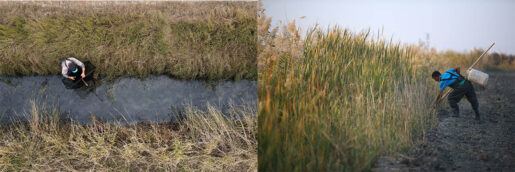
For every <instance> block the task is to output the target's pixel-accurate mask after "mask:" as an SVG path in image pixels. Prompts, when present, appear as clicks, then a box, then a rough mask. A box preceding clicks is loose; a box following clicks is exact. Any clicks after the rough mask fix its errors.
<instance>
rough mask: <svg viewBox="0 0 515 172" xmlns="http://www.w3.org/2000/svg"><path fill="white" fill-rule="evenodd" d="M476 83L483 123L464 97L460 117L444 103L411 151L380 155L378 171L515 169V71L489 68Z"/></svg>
mask: <svg viewBox="0 0 515 172" xmlns="http://www.w3.org/2000/svg"><path fill="white" fill-rule="evenodd" d="M487 73H489V75H490V80H489V81H488V82H489V83H488V85H487V86H486V88H479V86H478V85H476V84H474V87H475V89H476V93H477V94H478V99H479V103H480V112H481V115H482V116H481V118H482V119H481V121H480V122H477V121H475V120H474V112H473V111H472V108H471V107H470V104H469V102H468V101H467V100H466V99H465V98H464V99H462V100H461V101H460V110H461V109H462V113H461V114H460V117H458V118H456V117H451V116H450V114H451V110H450V108H449V107H448V106H447V107H446V106H442V108H441V109H440V110H439V112H438V124H437V125H436V127H435V128H434V129H432V130H430V131H428V132H427V133H426V134H425V136H424V137H423V138H421V139H420V140H418V141H416V144H415V145H414V147H413V148H412V150H410V151H409V152H408V153H406V154H401V155H394V156H390V157H387V156H385V157H380V158H379V160H378V161H377V163H376V164H375V167H374V168H373V169H372V171H515V154H514V150H515V149H514V148H515V72H503V71H489V72H487Z"/></svg>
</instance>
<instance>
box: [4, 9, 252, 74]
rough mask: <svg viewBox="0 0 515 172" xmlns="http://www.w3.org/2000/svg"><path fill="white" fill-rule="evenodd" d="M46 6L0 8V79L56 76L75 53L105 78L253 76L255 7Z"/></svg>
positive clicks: (75, 55)
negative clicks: (68, 58) (13, 76)
mask: <svg viewBox="0 0 515 172" xmlns="http://www.w3.org/2000/svg"><path fill="white" fill-rule="evenodd" d="M43 5H45V2H42V3H34V4H22V3H14V2H3V3H2V6H1V7H0V18H2V19H0V47H2V48H0V75H48V74H59V73H60V65H59V64H60V62H61V60H63V59H65V58H67V57H69V56H74V57H76V58H78V59H79V60H81V61H83V62H84V61H91V62H92V63H93V64H94V65H96V66H97V70H96V74H97V75H100V76H102V77H106V78H108V79H113V78H116V77H120V76H134V77H146V76H147V75H161V74H164V75H169V76H172V77H176V78H181V79H207V80H219V79H235V80H239V79H256V78H257V60H256V54H257V50H256V40H257V34H256V27H255V26H256V5H255V3H248V2H247V3H243V2H223V3H221V2H220V3H209V2H183V3H181V2H162V3H156V4H153V5H152V4H144V3H142V4H137V3H136V4H130V3H128V4H123V3H121V4H119V5H112V4H111V5H94V4H88V3H86V4H83V3H80V2H75V3H73V2H69V3H62V4H53V5H52V3H51V2H46V6H43Z"/></svg>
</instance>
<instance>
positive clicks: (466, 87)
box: [447, 80, 479, 118]
mask: <svg viewBox="0 0 515 172" xmlns="http://www.w3.org/2000/svg"><path fill="white" fill-rule="evenodd" d="M463 96H465V97H466V98H467V100H468V101H469V102H470V105H472V109H474V112H475V113H476V118H479V103H478V101H477V96H476V92H475V91H474V86H472V83H470V81H468V80H467V81H465V83H463V85H460V86H458V87H457V88H456V89H454V90H453V91H452V92H451V94H450V95H449V97H447V100H448V101H449V105H450V106H451V108H453V110H454V113H455V114H456V115H458V114H459V107H458V102H460V100H461V98H463Z"/></svg>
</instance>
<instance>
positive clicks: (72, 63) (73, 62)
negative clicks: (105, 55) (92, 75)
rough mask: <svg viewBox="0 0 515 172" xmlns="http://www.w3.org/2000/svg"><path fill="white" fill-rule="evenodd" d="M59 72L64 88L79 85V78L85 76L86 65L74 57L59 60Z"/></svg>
mask: <svg viewBox="0 0 515 172" xmlns="http://www.w3.org/2000/svg"><path fill="white" fill-rule="evenodd" d="M61 74H62V75H63V77H65V78H63V83H64V85H65V86H66V88H76V87H80V86H81V84H78V82H81V79H83V78H85V77H86V66H85V65H84V63H82V62H81V61H79V60H77V59H76V58H74V57H70V58H67V59H65V60H63V61H61Z"/></svg>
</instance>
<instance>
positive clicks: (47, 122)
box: [0, 103, 257, 171]
mask: <svg viewBox="0 0 515 172" xmlns="http://www.w3.org/2000/svg"><path fill="white" fill-rule="evenodd" d="M255 114H256V109H255V107H253V106H244V107H239V108H236V107H235V108H231V110H230V114H229V115H228V116H224V114H222V113H221V112H220V111H219V110H218V109H216V108H213V107H209V108H208V110H206V111H202V110H198V109H193V108H188V109H186V111H185V112H184V117H185V118H184V119H182V120H180V121H179V122H177V123H161V124H156V123H139V124H134V125H120V124H107V123H102V122H100V121H98V120H95V119H94V118H93V121H94V122H93V124H89V125H81V124H76V123H63V122H60V120H59V118H60V117H59V116H60V113H59V112H58V111H56V110H55V109H51V108H46V107H45V106H42V105H36V104H35V103H33V105H32V108H31V109H30V113H29V114H27V116H28V117H29V122H28V123H20V124H13V125H9V126H1V127H0V128H1V132H0V137H1V138H2V140H1V141H0V170H1V171H76V170H78V171H113V170H114V171H134V170H135V171H256V170H257V141H256V136H257V133H256V132H257V125H256V122H257V120H256V115H255Z"/></svg>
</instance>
